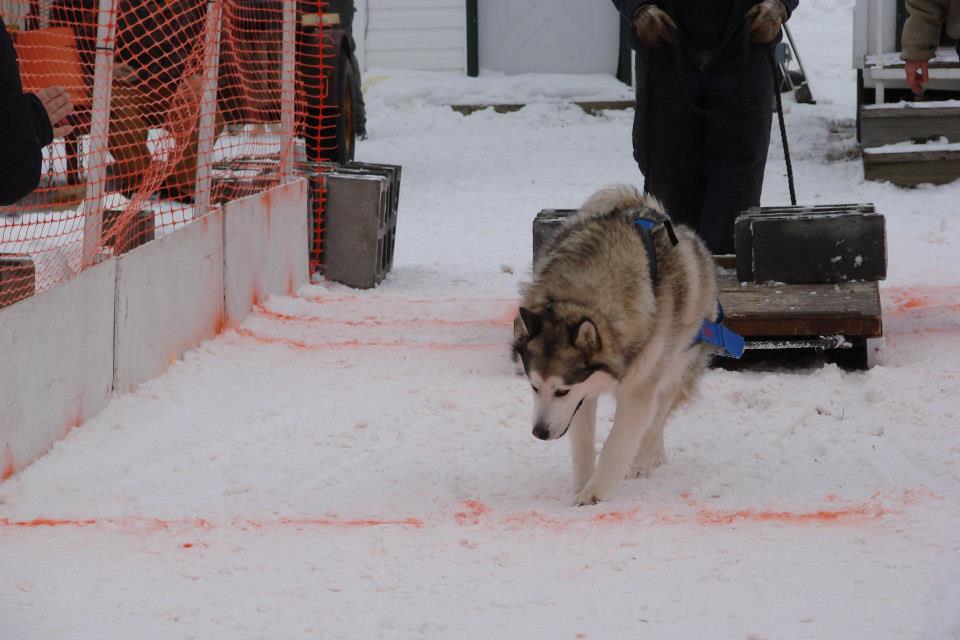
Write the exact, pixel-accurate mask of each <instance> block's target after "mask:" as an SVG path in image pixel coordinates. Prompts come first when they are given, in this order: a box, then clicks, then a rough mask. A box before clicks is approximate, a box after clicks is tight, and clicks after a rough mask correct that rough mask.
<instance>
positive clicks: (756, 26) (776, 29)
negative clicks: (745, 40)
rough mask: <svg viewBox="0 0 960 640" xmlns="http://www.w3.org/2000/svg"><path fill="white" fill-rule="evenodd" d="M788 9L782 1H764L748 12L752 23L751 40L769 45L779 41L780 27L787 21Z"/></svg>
mask: <svg viewBox="0 0 960 640" xmlns="http://www.w3.org/2000/svg"><path fill="white" fill-rule="evenodd" d="M788 17H789V16H788V15H787V9H786V7H784V6H783V3H782V2H780V0H763V2H761V3H759V4H755V5H753V8H752V9H750V11H748V12H747V18H750V19H751V20H752V21H751V23H750V39H751V40H753V41H754V42H759V43H762V44H769V43H771V42H773V41H774V40H776V39H777V36H778V35H779V34H780V26H781V25H782V24H783V23H784V22H786V21H787V18H788Z"/></svg>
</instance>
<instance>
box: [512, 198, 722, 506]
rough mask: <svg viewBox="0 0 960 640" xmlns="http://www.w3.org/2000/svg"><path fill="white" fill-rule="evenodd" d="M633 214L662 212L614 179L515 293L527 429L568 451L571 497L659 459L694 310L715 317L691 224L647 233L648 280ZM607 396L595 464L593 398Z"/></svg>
mask: <svg viewBox="0 0 960 640" xmlns="http://www.w3.org/2000/svg"><path fill="white" fill-rule="evenodd" d="M638 217H644V218H652V219H654V220H667V219H668V216H667V214H666V212H665V211H664V210H663V207H662V206H661V204H660V203H659V202H658V201H657V200H656V199H654V198H652V197H650V196H646V195H643V194H641V193H640V192H639V191H638V190H637V189H636V188H634V187H631V186H626V185H615V186H610V187H607V188H605V189H602V190H600V191H598V192H597V193H595V194H594V195H593V196H591V197H590V198H589V199H588V200H587V201H586V202H585V203H584V204H583V206H582V207H581V208H580V211H579V212H578V213H577V214H575V215H574V216H572V217H571V218H570V219H569V220H568V221H567V223H566V224H565V225H564V227H563V228H562V229H561V230H560V231H559V232H558V233H557V236H556V237H555V239H554V240H553V242H552V243H551V245H550V247H549V248H548V249H547V250H546V251H545V252H544V254H543V257H542V258H541V259H540V260H539V261H538V263H537V264H535V265H534V269H533V281H532V282H531V283H529V285H527V286H526V287H525V289H524V291H523V304H522V307H521V309H520V315H519V316H518V317H517V321H516V323H515V327H514V332H515V336H514V338H515V339H514V344H513V350H514V355H515V356H516V357H519V359H520V361H521V362H522V364H523V369H524V371H525V373H526V375H527V376H528V378H529V379H530V381H531V384H532V386H533V387H534V395H535V401H536V402H535V404H536V407H535V415H534V435H536V436H537V437H538V438H541V439H545V440H547V439H554V438H559V437H561V436H562V435H563V434H564V433H566V431H567V430H568V429H569V430H570V432H571V444H572V448H573V468H574V489H575V491H576V498H575V504H577V505H583V504H593V503H596V502H597V501H599V500H604V499H606V498H608V497H609V495H610V494H611V492H612V491H613V490H614V489H615V488H616V487H617V486H618V484H619V481H620V480H621V479H622V478H623V477H624V476H628V477H641V476H644V475H646V474H647V473H649V472H650V470H651V469H653V468H654V467H656V466H658V465H660V464H661V463H662V462H663V461H664V458H665V454H664V448H663V428H664V424H665V422H666V420H667V417H668V415H669V414H670V412H671V411H672V410H673V409H674V408H675V407H676V406H677V404H678V403H679V402H681V401H682V400H683V399H684V398H686V397H688V396H689V395H690V394H691V393H692V391H693V389H694V386H695V383H696V381H697V379H698V377H699V376H700V374H701V373H702V371H703V369H704V367H705V365H706V363H707V360H708V358H709V349H708V348H707V347H705V346H703V345H696V346H692V345H693V342H694V339H695V337H696V335H697V332H698V330H699V329H700V325H701V323H702V322H703V320H704V319H710V320H715V319H716V298H717V284H716V272H715V269H714V264H713V258H712V256H711V254H710V252H709V251H708V250H707V248H706V247H705V246H704V244H703V242H701V241H700V239H699V238H698V237H697V235H696V234H695V233H694V232H693V231H691V230H690V229H688V228H686V227H683V226H679V225H677V226H675V231H676V236H677V239H678V241H679V242H678V244H677V245H676V246H674V245H673V244H672V242H671V241H670V239H669V236H668V234H667V232H666V230H665V228H664V227H663V225H660V226H658V227H657V228H656V229H655V230H654V232H653V238H654V246H655V249H656V262H657V267H658V279H657V282H656V283H654V282H652V281H651V280H652V279H651V271H650V267H649V263H648V261H647V254H646V248H645V246H644V244H643V241H642V240H641V238H640V236H639V234H638V233H637V232H636V230H635V227H634V224H633V220H634V219H635V218H638ZM605 392H612V393H613V395H614V397H615V399H616V403H617V408H616V415H615V418H614V425H613V429H612V431H611V432H610V436H609V437H608V438H607V441H606V442H605V443H604V445H603V449H602V451H601V453H600V458H599V462H598V461H597V460H596V452H595V448H594V430H595V423H596V406H597V397H598V396H599V395H601V394H602V393H605Z"/></svg>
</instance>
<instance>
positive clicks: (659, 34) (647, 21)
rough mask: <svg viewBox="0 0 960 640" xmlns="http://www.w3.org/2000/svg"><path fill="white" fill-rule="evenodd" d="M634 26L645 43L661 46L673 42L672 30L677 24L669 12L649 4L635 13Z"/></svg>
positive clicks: (651, 45) (650, 45) (641, 40)
mask: <svg viewBox="0 0 960 640" xmlns="http://www.w3.org/2000/svg"><path fill="white" fill-rule="evenodd" d="M633 28H634V29H635V30H636V32H637V37H638V38H640V42H642V43H643V44H644V45H646V46H648V47H659V46H661V45H664V44H668V43H670V42H673V36H672V35H671V30H672V29H676V28H677V24H676V23H675V22H674V21H673V18H671V17H670V15H669V14H667V13H666V12H664V11H663V10H661V9H660V8H658V7H655V6H653V5H652V4H648V5H646V6H644V7H641V8H640V9H638V10H637V12H636V13H635V14H633Z"/></svg>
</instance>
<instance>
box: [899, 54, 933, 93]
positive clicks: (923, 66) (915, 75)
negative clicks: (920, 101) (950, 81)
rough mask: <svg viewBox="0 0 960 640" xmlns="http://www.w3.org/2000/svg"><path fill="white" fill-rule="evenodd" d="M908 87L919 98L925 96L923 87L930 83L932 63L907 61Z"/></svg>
mask: <svg viewBox="0 0 960 640" xmlns="http://www.w3.org/2000/svg"><path fill="white" fill-rule="evenodd" d="M904 68H905V70H906V73H907V86H909V87H910V88H911V89H912V90H913V92H914V93H915V94H917V95H918V96H922V95H923V85H925V84H927V82H929V81H930V63H929V62H927V61H926V60H907V64H906V65H905V67H904Z"/></svg>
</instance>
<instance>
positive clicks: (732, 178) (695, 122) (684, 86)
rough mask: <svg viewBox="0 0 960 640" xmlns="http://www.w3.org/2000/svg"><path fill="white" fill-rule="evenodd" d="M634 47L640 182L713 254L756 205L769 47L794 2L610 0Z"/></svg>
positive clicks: (769, 83)
mask: <svg viewBox="0 0 960 640" xmlns="http://www.w3.org/2000/svg"><path fill="white" fill-rule="evenodd" d="M613 3H614V5H616V7H617V9H618V10H619V11H620V12H621V14H622V15H623V16H624V17H625V18H626V19H627V20H628V21H629V22H630V23H631V24H632V26H633V28H632V30H631V38H630V44H631V46H632V47H633V48H634V49H635V50H636V52H637V58H636V61H637V65H636V66H637V74H636V75H637V77H636V92H637V108H636V115H635V118H634V127H633V150H634V157H635V158H636V161H637V164H638V165H639V166H640V171H641V173H643V175H644V179H645V188H646V191H647V192H649V193H650V194H652V195H654V196H656V197H657V198H659V199H660V200H661V201H662V202H663V204H664V205H665V206H666V209H667V211H668V212H669V214H670V216H671V217H672V218H673V219H674V220H675V221H677V222H680V223H682V224H685V225H687V226H689V227H691V228H693V229H696V230H697V232H698V233H699V234H700V235H701V237H702V238H703V239H704V241H705V242H706V243H707V246H708V247H709V248H710V250H711V251H713V252H714V253H715V254H725V253H733V223H734V220H735V218H736V216H737V215H738V214H739V213H740V212H741V211H743V210H744V209H748V208H749V207H752V206H757V205H759V204H760V192H761V189H762V186H763V173H764V168H765V165H766V161H767V149H768V146H769V144H770V125H771V121H772V117H773V97H774V96H773V91H774V80H773V71H772V69H771V65H770V60H769V57H768V54H769V50H770V49H771V48H772V47H774V46H775V45H776V43H777V42H779V40H780V38H781V37H782V34H781V25H782V24H783V23H784V22H786V21H787V20H788V19H789V17H790V15H791V13H792V12H793V10H794V9H796V7H797V3H798V0H613Z"/></svg>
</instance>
